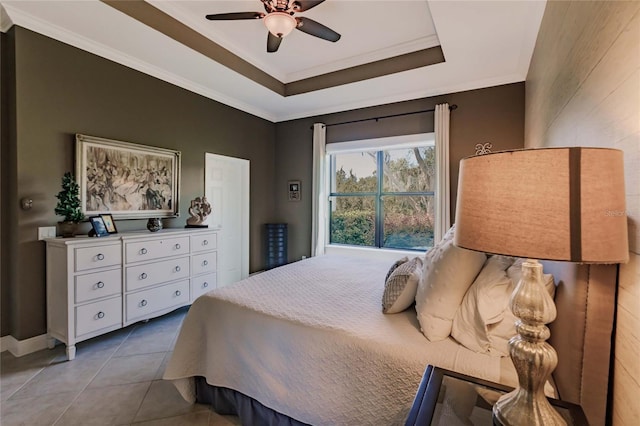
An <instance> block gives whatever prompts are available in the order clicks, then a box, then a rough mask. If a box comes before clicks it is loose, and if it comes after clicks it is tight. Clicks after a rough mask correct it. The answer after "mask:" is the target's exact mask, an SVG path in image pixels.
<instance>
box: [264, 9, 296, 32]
mask: <svg viewBox="0 0 640 426" xmlns="http://www.w3.org/2000/svg"><path fill="white" fill-rule="evenodd" d="M264 25H265V26H266V27H267V29H268V30H269V32H270V33H271V34H273V35H275V36H278V37H285V36H286V35H288V34H289V33H290V32H291V31H293V29H294V28H295V27H296V26H297V25H298V22H297V21H296V19H295V18H294V17H293V16H291V15H289V14H288V13H286V12H271V13H269V14H268V15H267V16H265V17H264Z"/></svg>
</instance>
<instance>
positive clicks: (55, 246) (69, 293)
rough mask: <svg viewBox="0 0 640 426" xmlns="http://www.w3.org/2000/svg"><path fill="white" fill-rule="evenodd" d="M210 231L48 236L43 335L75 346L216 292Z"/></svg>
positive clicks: (71, 350) (213, 243) (213, 235)
mask: <svg viewBox="0 0 640 426" xmlns="http://www.w3.org/2000/svg"><path fill="white" fill-rule="evenodd" d="M218 232H219V230H217V229H216V230H214V229H185V230H182V229H165V230H162V231H159V232H157V233H150V232H148V231H140V232H127V233H121V234H115V235H112V236H109V237H102V238H89V237H76V238H49V239H46V240H45V241H46V244H47V333H48V338H49V347H53V346H54V345H55V341H56V340H59V341H61V342H63V343H65V344H66V345H67V358H68V359H69V360H72V359H73V358H74V357H75V352H76V347H75V345H76V343H77V342H81V341H83V340H86V339H90V338H92V337H95V336H98V335H101V334H104V333H107V332H109V331H113V330H117V329H119V328H122V327H125V326H127V325H129V324H132V323H134V322H137V321H141V320H146V319H149V318H153V317H156V316H159V315H163V314H165V313H167V312H170V311H172V310H174V309H176V308H178V307H180V306H184V305H188V304H191V303H193V301H194V300H195V299H196V298H197V297H198V296H200V295H201V294H204V293H206V292H207V291H210V290H212V289H214V288H216V268H217V241H218V240H217V239H218Z"/></svg>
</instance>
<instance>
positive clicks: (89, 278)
mask: <svg viewBox="0 0 640 426" xmlns="http://www.w3.org/2000/svg"><path fill="white" fill-rule="evenodd" d="M121 292H122V270H121V269H112V270H110V271H104V272H94V273H92V274H84V275H76V277H75V301H76V303H82V302H88V301H89V300H93V299H100V298H102V297H107V296H112V295H115V294H120V293H121Z"/></svg>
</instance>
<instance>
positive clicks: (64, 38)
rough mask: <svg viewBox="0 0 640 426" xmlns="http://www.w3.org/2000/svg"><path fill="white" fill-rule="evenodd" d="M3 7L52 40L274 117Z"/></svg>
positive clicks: (20, 22) (18, 22)
mask: <svg viewBox="0 0 640 426" xmlns="http://www.w3.org/2000/svg"><path fill="white" fill-rule="evenodd" d="M5 7H6V8H7V13H8V14H9V16H10V17H11V20H12V22H13V23H14V24H15V25H18V26H20V27H23V28H26V29H28V30H31V31H34V32H37V33H39V34H42V35H45V36H47V37H50V38H52V39H54V40H58V41H61V42H63V43H66V44H69V45H71V46H74V47H77V48H78V49H81V50H84V51H86V52H89V53H92V54H94V55H97V56H100V57H103V58H105V59H108V60H110V61H113V62H116V63H118V64H121V65H125V66H127V67H129V68H132V69H135V70H137V71H140V72H142V73H145V74H148V75H150V76H152V77H155V78H158V79H160V80H162V81H166V82H168V83H171V84H173V85H175V86H178V87H181V88H183V89H186V90H189V91H191V92H194V93H197V94H199V95H202V96H204V97H207V98H209V99H212V100H214V101H217V102H220V103H223V104H225V105H228V106H231V107H233V108H237V109H239V110H241V111H245V112H247V113H249V114H252V115H255V116H257V117H260V118H264V119H265V120H269V121H272V122H273V121H275V116H274V115H273V114H271V113H269V112H268V111H265V110H262V109H260V108H256V107H255V106H253V105H250V104H247V103H245V102H241V101H238V100H237V99H235V98H231V97H229V96H226V95H223V94H222V93H220V92H218V91H215V90H211V89H209V88H207V87H204V86H202V85H201V84H198V83H196V82H194V81H192V80H190V79H186V78H184V77H181V76H179V75H176V74H174V73H171V72H168V71H166V70H164V69H161V68H159V67H156V66H155V65H151V64H149V63H148V62H145V61H141V60H140V59H138V58H135V57H132V56H130V55H127V54H125V53H123V52H121V51H119V50H117V49H114V48H111V47H109V46H106V45H104V44H102V43H98V42H95V41H93V40H90V39H88V38H86V37H84V36H81V35H79V34H77V33H75V32H72V31H69V30H66V29H64V28H61V27H59V26H56V25H52V24H50V23H48V22H46V21H43V20H41V19H39V18H36V17H34V16H32V15H30V14H28V13H24V12H23V11H21V10H19V9H17V8H13V7H11V6H10V5H6V6H5Z"/></svg>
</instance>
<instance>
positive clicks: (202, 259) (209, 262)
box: [191, 251, 218, 275]
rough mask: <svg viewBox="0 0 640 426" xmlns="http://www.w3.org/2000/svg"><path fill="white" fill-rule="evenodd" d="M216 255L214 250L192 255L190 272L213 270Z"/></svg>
mask: <svg viewBox="0 0 640 426" xmlns="http://www.w3.org/2000/svg"><path fill="white" fill-rule="evenodd" d="M217 257H218V254H217V252H215V251H212V252H209V253H202V254H197V255H195V256H193V262H192V264H191V272H192V274H193V275H199V274H204V273H206V272H214V271H215V270H216V267H217Z"/></svg>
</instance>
